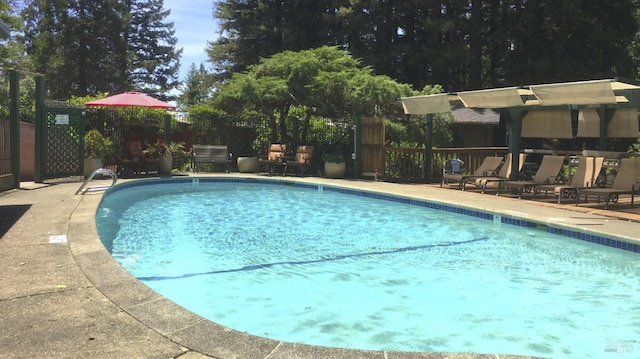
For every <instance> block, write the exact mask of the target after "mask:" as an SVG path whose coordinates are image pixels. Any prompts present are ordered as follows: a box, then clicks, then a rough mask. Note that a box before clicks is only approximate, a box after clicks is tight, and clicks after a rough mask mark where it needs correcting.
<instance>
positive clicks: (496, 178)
mask: <svg viewBox="0 0 640 359" xmlns="http://www.w3.org/2000/svg"><path fill="white" fill-rule="evenodd" d="M518 156H519V161H518V170H517V172H520V170H521V169H522V166H523V165H524V159H525V157H526V156H527V155H525V154H524V153H521V154H519V155H518ZM511 157H512V155H511V153H509V154H508V155H506V156H505V159H504V161H503V163H502V167H500V171H499V172H498V174H497V175H491V176H480V177H474V178H470V179H468V180H467V182H473V183H475V185H476V187H480V188H482V193H485V192H486V190H487V185H488V184H489V183H497V182H500V181H508V180H509V177H511V172H512V168H511Z"/></svg>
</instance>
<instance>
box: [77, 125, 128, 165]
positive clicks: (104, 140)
mask: <svg viewBox="0 0 640 359" xmlns="http://www.w3.org/2000/svg"><path fill="white" fill-rule="evenodd" d="M119 154H120V143H119V142H118V141H116V140H114V139H113V138H112V137H105V136H103V135H102V134H101V133H100V131H98V130H96V129H92V130H89V131H87V133H86V134H85V136H84V156H85V158H108V157H114V156H117V155H119Z"/></svg>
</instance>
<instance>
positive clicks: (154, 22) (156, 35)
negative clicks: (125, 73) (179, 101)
mask: <svg viewBox="0 0 640 359" xmlns="http://www.w3.org/2000/svg"><path fill="white" fill-rule="evenodd" d="M129 2H130V4H129V5H130V13H131V26H130V29H129V34H128V43H129V56H130V59H131V62H130V65H129V81H130V82H131V84H132V85H133V87H134V88H135V89H136V90H138V91H141V92H145V93H152V94H155V95H156V96H158V97H160V98H162V99H165V100H167V99H171V95H169V92H170V91H171V90H174V89H176V88H177V86H178V84H179V81H178V71H179V69H180V55H181V54H182V49H179V50H176V48H175V46H176V44H177V42H178V39H177V38H176V37H175V30H174V27H173V23H172V22H166V18H167V17H168V16H169V13H170V11H169V10H164V9H163V6H164V4H163V0H138V1H135V0H133V1H131V0H130V1H129Z"/></svg>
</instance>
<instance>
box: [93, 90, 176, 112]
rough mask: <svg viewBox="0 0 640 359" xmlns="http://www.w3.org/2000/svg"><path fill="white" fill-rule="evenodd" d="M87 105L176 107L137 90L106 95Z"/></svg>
mask: <svg viewBox="0 0 640 359" xmlns="http://www.w3.org/2000/svg"><path fill="white" fill-rule="evenodd" d="M85 105H87V106H105V107H126V106H138V107H147V108H176V107H175V106H174V105H172V104H170V103H166V102H163V101H160V100H158V99H156V98H153V97H151V96H148V95H145V94H143V93H141V92H135V91H127V92H123V93H120V94H117V95H113V96H109V97H105V98H102V99H100V100H94V101H89V102H87V103H85Z"/></svg>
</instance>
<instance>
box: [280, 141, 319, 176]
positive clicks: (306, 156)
mask: <svg viewBox="0 0 640 359" xmlns="http://www.w3.org/2000/svg"><path fill="white" fill-rule="evenodd" d="M312 156H313V146H298V149H297V150H296V157H295V158H294V159H293V161H285V163H284V172H283V173H282V175H283V176H286V175H287V170H288V169H289V168H291V167H297V168H299V169H300V174H301V175H303V174H304V169H305V167H307V166H308V165H310V164H311V158H312Z"/></svg>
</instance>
